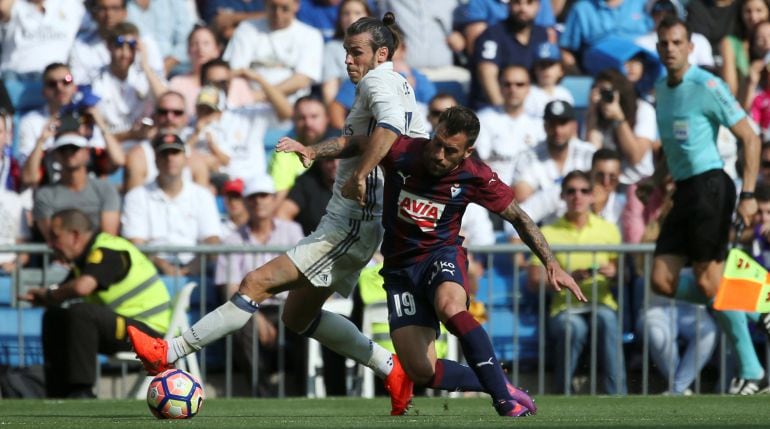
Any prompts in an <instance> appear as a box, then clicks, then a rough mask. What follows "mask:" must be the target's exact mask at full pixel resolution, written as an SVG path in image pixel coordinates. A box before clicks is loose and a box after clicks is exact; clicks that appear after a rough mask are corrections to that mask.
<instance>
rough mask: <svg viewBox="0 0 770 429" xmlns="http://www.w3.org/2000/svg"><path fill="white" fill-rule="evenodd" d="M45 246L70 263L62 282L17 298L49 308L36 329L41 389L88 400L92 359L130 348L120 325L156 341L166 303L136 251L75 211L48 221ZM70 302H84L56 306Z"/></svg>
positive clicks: (163, 328) (93, 369) (146, 263)
mask: <svg viewBox="0 0 770 429" xmlns="http://www.w3.org/2000/svg"><path fill="white" fill-rule="evenodd" d="M49 245H50V246H51V248H53V250H54V253H55V255H56V256H57V257H58V258H60V259H62V260H64V261H66V262H67V263H69V264H71V265H72V271H70V275H69V277H68V278H67V279H66V280H65V281H64V282H63V283H61V284H60V285H59V287H58V288H56V289H49V288H35V289H31V290H28V291H27V292H26V293H25V294H24V296H22V297H21V299H22V300H24V301H28V302H31V303H33V304H35V305H39V306H46V307H48V308H47V309H46V312H45V313H44V314H43V329H42V337H43V355H44V359H45V383H46V390H47V393H48V396H49V397H55V398H62V397H64V398H95V396H94V393H93V390H92V389H93V385H94V382H95V381H96V369H97V368H96V365H97V362H98V358H97V354H98V353H108V354H112V353H116V352H119V351H125V352H127V351H129V350H131V347H130V344H129V343H128V341H126V327H127V326H134V327H136V328H137V329H140V330H141V331H143V332H145V333H147V334H148V335H151V336H154V337H160V336H162V335H163V334H164V333H165V332H166V330H167V329H168V324H169V319H170V318H171V299H170V297H169V295H168V291H167V290H166V287H165V286H164V285H163V282H162V281H161V280H160V279H159V278H158V273H157V271H156V270H155V267H153V266H152V263H150V261H149V260H148V259H147V257H146V256H145V255H144V254H142V253H141V252H140V251H139V249H137V248H136V247H134V246H133V245H132V244H131V243H129V242H128V241H126V240H124V239H122V238H120V237H116V236H114V235H111V234H107V233H104V232H99V231H98V229H97V228H96V227H95V225H94V224H92V223H91V221H90V219H89V216H88V215H87V214H86V213H83V212H81V211H80V210H78V209H69V210H63V211H58V212H56V213H55V214H54V215H53V216H52V218H51V233H50V237H49ZM75 298H79V299H82V301H83V302H77V303H70V305H69V306H67V307H66V308H65V307H60V306H59V305H60V304H61V303H63V302H65V301H68V300H72V299H75Z"/></svg>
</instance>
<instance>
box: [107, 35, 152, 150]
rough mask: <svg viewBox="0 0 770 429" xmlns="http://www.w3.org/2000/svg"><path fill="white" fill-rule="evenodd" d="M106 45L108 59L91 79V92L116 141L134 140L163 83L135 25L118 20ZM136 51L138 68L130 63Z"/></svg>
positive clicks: (138, 137) (142, 130)
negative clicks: (118, 22)
mask: <svg viewBox="0 0 770 429" xmlns="http://www.w3.org/2000/svg"><path fill="white" fill-rule="evenodd" d="M107 47H108V49H109V52H110V63H109V65H108V66H107V67H105V68H104V69H102V71H101V73H100V74H99V76H98V77H97V78H96V79H95V80H94V82H93V91H94V93H96V94H97V95H98V96H99V97H101V101H99V104H98V105H97V109H98V110H99V112H100V113H101V114H102V116H103V117H104V119H105V121H106V122H107V125H108V127H109V131H110V132H111V133H112V134H114V135H115V138H117V139H118V141H120V142H123V143H129V144H135V143H137V141H138V140H141V138H142V137H143V135H144V127H145V125H146V124H143V123H142V122H141V120H142V119H143V118H145V117H147V116H149V115H150V114H151V113H152V107H153V105H154V102H155V100H156V99H158V97H160V96H161V95H162V94H163V93H165V92H166V86H165V83H164V82H163V81H162V80H161V79H160V78H159V77H158V75H157V74H155V72H154V71H153V70H152V68H151V67H150V65H149V62H148V60H147V52H146V51H145V50H144V46H143V45H142V44H141V42H140V40H139V30H138V29H137V28H136V26H135V25H133V24H131V23H130V22H121V23H120V24H117V25H116V26H115V27H113V29H112V30H111V31H110V34H109V36H108V40H107ZM137 54H138V56H139V58H140V64H141V66H142V67H141V70H137V69H136V68H134V67H133V64H134V60H135V58H136V57H137Z"/></svg>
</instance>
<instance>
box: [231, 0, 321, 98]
mask: <svg viewBox="0 0 770 429" xmlns="http://www.w3.org/2000/svg"><path fill="white" fill-rule="evenodd" d="M265 10H266V11H267V17H266V18H261V19H254V20H248V21H243V22H241V23H240V24H239V25H238V28H236V30H235V33H234V34H233V37H232V39H230V43H229V44H228V46H227V49H226V50H225V53H224V56H223V58H224V59H225V60H227V61H228V62H229V63H230V67H231V68H232V69H233V70H237V69H251V70H253V71H255V72H257V73H258V74H260V75H261V76H264V78H265V80H267V82H269V83H270V84H272V85H274V86H275V87H276V88H277V89H278V90H279V91H281V92H282V93H283V94H284V95H286V96H287V97H289V101H290V102H292V103H293V102H294V101H295V100H296V99H297V98H299V97H301V96H303V95H307V94H308V93H309V92H310V86H311V85H312V84H314V83H319V82H320V81H321V67H322V64H323V60H322V58H321V57H322V55H323V37H322V36H321V32H320V31H318V30H316V29H315V28H313V27H310V26H309V25H307V24H304V23H302V22H300V21H299V20H297V19H296V18H295V17H296V14H297V11H298V10H299V0H266V1H265ZM265 98H266V97H265V96H264V95H263V96H259V94H257V96H256V99H257V100H258V101H260V100H265Z"/></svg>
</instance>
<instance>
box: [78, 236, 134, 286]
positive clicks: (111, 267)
mask: <svg viewBox="0 0 770 429" xmlns="http://www.w3.org/2000/svg"><path fill="white" fill-rule="evenodd" d="M130 268H131V258H130V257H129V256H128V252H125V251H119V250H112V249H105V248H102V247H97V248H95V249H91V251H90V252H89V253H88V255H87V256H86V261H85V264H84V265H83V269H81V270H80V272H81V273H82V275H89V276H91V277H93V278H95V279H96V284H97V288H98V289H101V290H106V289H107V288H109V287H110V285H113V284H115V283H117V282H119V281H121V280H122V279H124V278H125V277H126V275H128V270H129V269H130Z"/></svg>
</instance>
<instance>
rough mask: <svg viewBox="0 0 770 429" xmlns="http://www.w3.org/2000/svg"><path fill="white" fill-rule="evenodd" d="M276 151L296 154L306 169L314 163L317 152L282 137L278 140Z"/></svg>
mask: <svg viewBox="0 0 770 429" xmlns="http://www.w3.org/2000/svg"><path fill="white" fill-rule="evenodd" d="M275 151H276V152H287V153H296V154H297V156H298V157H299V160H300V161H302V165H304V166H305V168H308V167H310V164H312V163H313V160H314V159H315V155H316V153H315V150H313V149H312V148H310V147H308V146H305V145H303V144H302V143H300V142H298V141H296V140H294V139H292V138H289V137H281V138H280V139H278V144H277V145H276V146H275Z"/></svg>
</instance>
